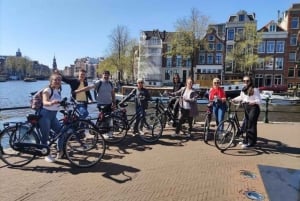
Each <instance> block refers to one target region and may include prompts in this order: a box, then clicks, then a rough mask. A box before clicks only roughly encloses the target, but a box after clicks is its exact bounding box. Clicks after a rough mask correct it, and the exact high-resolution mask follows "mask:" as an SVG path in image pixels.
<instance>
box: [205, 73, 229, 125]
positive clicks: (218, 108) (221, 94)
mask: <svg viewBox="0 0 300 201" xmlns="http://www.w3.org/2000/svg"><path fill="white" fill-rule="evenodd" d="M220 84H221V82H220V79H219V78H214V79H213V86H212V88H211V89H210V91H209V98H208V100H209V102H210V103H212V106H213V114H214V115H215V119H216V124H217V126H218V125H219V123H220V122H221V121H223V120H224V116H225V112H226V110H227V105H226V94H225V91H224V89H223V88H221V87H220Z"/></svg>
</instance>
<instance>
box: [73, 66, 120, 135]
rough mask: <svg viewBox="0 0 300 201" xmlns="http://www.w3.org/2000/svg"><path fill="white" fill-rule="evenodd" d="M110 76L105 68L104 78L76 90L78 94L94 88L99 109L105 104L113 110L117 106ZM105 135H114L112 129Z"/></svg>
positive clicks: (108, 110)
mask: <svg viewBox="0 0 300 201" xmlns="http://www.w3.org/2000/svg"><path fill="white" fill-rule="evenodd" d="M109 77H110V72H109V71H108V70H105V71H104V72H103V74H102V79H100V80H98V81H97V82H95V83H94V84H92V85H89V86H86V87H84V88H81V89H77V90H75V91H74V92H75V93H76V94H78V93H80V92H83V91H89V90H90V89H94V90H95V94H96V97H95V99H96V101H97V107H98V109H100V108H101V107H102V106H104V107H105V108H106V109H107V112H112V110H113V109H114V108H115V107H116V95H115V89H114V86H113V84H112V82H111V81H110V80H109ZM110 121H111V120H110ZM110 124H112V122H110ZM103 136H104V137H105V138H110V137H112V131H110V132H109V133H108V134H107V135H106V134H104V135H103Z"/></svg>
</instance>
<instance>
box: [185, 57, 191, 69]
mask: <svg viewBox="0 0 300 201" xmlns="http://www.w3.org/2000/svg"><path fill="white" fill-rule="evenodd" d="M185 66H186V67H192V61H191V58H189V57H188V58H186V61H185Z"/></svg>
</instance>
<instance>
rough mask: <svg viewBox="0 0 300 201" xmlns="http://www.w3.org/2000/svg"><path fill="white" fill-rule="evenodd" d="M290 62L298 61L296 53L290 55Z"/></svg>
mask: <svg viewBox="0 0 300 201" xmlns="http://www.w3.org/2000/svg"><path fill="white" fill-rule="evenodd" d="M289 61H292V62H295V61H296V52H290V53H289Z"/></svg>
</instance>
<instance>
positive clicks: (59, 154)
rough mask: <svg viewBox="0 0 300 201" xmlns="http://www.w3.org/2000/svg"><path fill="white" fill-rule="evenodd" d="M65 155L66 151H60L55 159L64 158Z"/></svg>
mask: <svg viewBox="0 0 300 201" xmlns="http://www.w3.org/2000/svg"><path fill="white" fill-rule="evenodd" d="M63 156H64V151H58V152H57V155H56V158H55V159H62V158H63Z"/></svg>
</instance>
